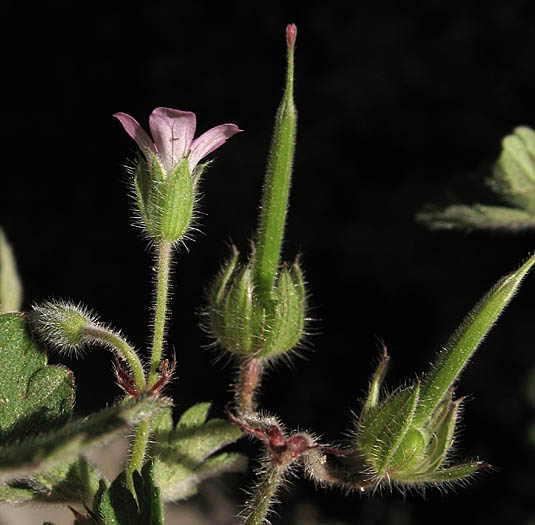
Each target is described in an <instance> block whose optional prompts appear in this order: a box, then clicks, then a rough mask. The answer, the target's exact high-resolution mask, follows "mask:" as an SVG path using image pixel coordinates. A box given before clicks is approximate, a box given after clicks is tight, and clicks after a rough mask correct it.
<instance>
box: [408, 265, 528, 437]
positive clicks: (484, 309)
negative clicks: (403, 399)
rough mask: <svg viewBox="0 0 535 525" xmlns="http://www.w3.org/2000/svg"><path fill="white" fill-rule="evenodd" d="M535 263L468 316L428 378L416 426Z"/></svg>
mask: <svg viewBox="0 0 535 525" xmlns="http://www.w3.org/2000/svg"><path fill="white" fill-rule="evenodd" d="M534 262H535V256H532V257H530V258H529V259H528V260H527V261H526V262H525V263H524V264H523V265H522V266H520V268H518V269H517V270H515V271H514V272H512V273H510V274H508V275H506V276H505V277H503V278H502V279H500V280H499V281H498V282H497V283H496V284H495V285H494V286H493V287H492V288H491V290H490V291H489V292H488V293H487V294H486V295H485V296H484V297H483V298H482V299H481V300H480V301H479V302H478V303H477V304H476V306H475V307H474V308H473V309H472V311H471V312H470V313H469V314H468V315H467V316H466V317H465V319H464V320H463V322H462V323H461V325H460V326H459V328H458V329H457V330H456V331H455V333H454V334H453V335H452V336H451V338H450V340H449V341H448V343H447V344H446V346H445V347H444V348H443V349H442V350H441V352H439V354H438V356H437V358H436V360H435V362H434V363H433V365H432V366H431V369H430V371H429V372H428V373H427V374H426V375H425V376H424V380H423V382H422V391H421V395H420V402H419V404H418V407H417V409H416V414H415V417H414V425H415V426H421V425H423V424H424V423H425V422H426V420H427V419H428V418H429V417H430V416H431V414H432V413H433V412H434V411H435V409H436V408H437V406H438V405H439V404H440V402H441V401H442V399H443V398H444V396H445V395H446V394H447V391H448V390H449V388H450V387H451V385H452V384H453V383H454V381H455V380H456V379H457V378H458V376H459V374H460V373H461V371H462V369H463V368H464V366H465V365H466V363H467V362H468V360H469V359H470V357H471V356H472V355H473V353H474V352H475V351H476V349H477V348H478V346H479V345H480V344H481V342H482V341H483V339H484V338H485V336H486V335H487V333H488V332H489V330H490V329H491V328H492V326H493V324H494V323H495V322H496V321H497V319H498V317H499V316H500V314H501V313H502V312H503V310H504V309H505V307H506V306H507V305H508V304H509V301H510V300H511V299H512V298H513V296H514V294H515V293H516V291H517V290H518V288H519V286H520V283H521V282H522V279H523V278H524V277H525V276H526V274H527V273H528V271H529V270H530V269H531V267H532V266H533V263H534Z"/></svg>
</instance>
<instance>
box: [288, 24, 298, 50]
mask: <svg viewBox="0 0 535 525" xmlns="http://www.w3.org/2000/svg"><path fill="white" fill-rule="evenodd" d="M296 37H297V26H296V25H295V24H288V25H287V26H286V41H287V42H288V48H289V49H293V47H294V45H295V39H296Z"/></svg>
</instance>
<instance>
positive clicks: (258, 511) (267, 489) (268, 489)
mask: <svg viewBox="0 0 535 525" xmlns="http://www.w3.org/2000/svg"><path fill="white" fill-rule="evenodd" d="M283 472H284V467H281V466H276V465H272V464H270V465H269V466H268V469H267V470H266V472H265V473H264V477H263V478H262V481H261V482H260V484H259V485H258V487H256V490H255V493H254V495H253V498H252V499H251V501H250V502H249V503H248V504H247V510H248V512H247V514H246V516H245V518H244V521H243V525H262V524H263V523H265V521H264V518H265V517H266V514H267V512H268V510H269V507H270V505H271V502H272V500H273V498H274V497H275V493H276V492H277V488H278V487H279V484H280V482H281V480H282V474H283Z"/></svg>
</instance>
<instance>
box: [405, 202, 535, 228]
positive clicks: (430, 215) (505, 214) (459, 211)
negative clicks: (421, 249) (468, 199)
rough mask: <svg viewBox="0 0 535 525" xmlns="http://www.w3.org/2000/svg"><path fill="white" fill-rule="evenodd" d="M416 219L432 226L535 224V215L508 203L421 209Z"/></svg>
mask: <svg viewBox="0 0 535 525" xmlns="http://www.w3.org/2000/svg"><path fill="white" fill-rule="evenodd" d="M416 220H418V221H420V222H423V223H426V224H427V225H428V226H429V227H430V228H431V229H432V230H453V229H460V230H468V231H471V230H508V231H520V230H526V229H532V228H535V215H533V214H531V213H529V212H527V211H525V210H519V209H516V208H510V207H506V206H490V205H484V204H474V205H473V206H466V205H462V204H453V205H451V206H447V207H446V208H443V209H436V210H433V209H432V210H429V211H424V212H420V213H419V214H418V215H417V216H416Z"/></svg>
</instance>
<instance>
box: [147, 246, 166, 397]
mask: <svg viewBox="0 0 535 525" xmlns="http://www.w3.org/2000/svg"><path fill="white" fill-rule="evenodd" d="M170 266H171V243H170V242H162V243H160V246H159V253H158V277H157V279H158V280H157V282H156V308H155V311H154V332H153V339H152V355H151V360H150V371H149V380H148V385H149V388H150V387H152V386H153V385H154V383H155V382H156V381H157V380H158V370H159V367H160V360H161V358H162V350H163V341H164V337H165V322H166V320H167V300H168V296H169V269H170Z"/></svg>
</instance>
